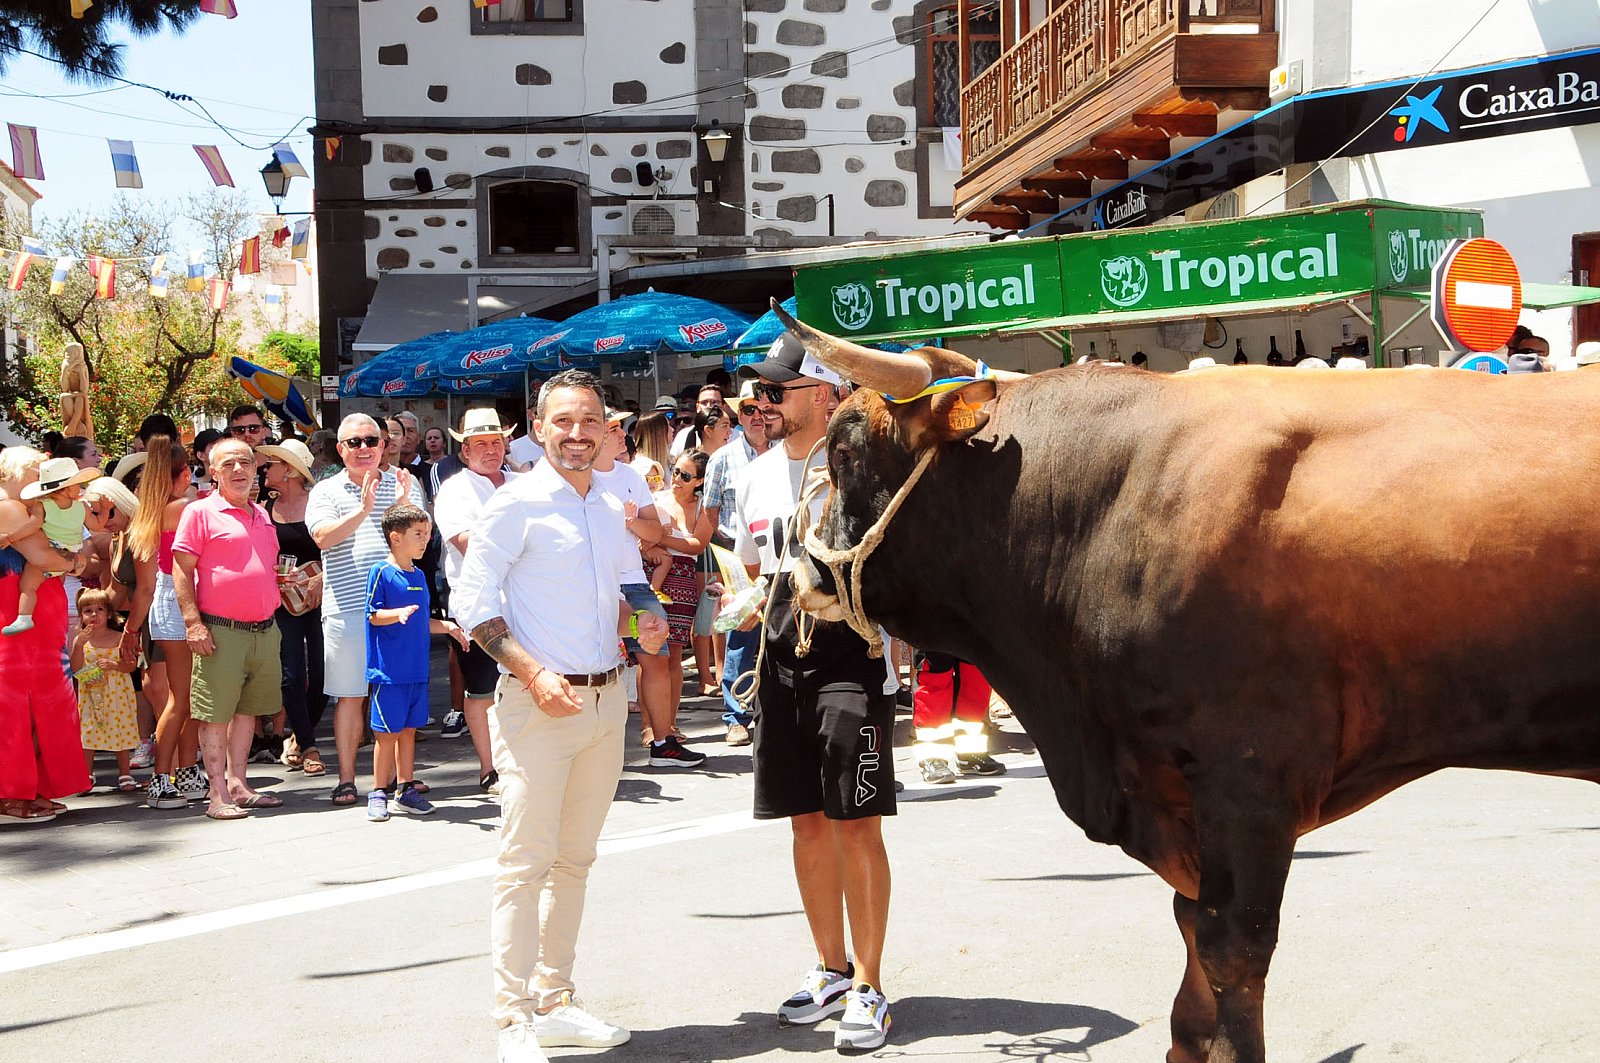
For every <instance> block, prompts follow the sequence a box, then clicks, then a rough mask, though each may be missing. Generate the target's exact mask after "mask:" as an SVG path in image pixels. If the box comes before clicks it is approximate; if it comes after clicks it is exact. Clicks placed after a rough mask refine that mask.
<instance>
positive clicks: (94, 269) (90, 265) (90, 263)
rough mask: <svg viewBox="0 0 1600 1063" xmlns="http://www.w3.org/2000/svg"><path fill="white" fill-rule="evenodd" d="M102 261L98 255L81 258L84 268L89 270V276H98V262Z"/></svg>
mask: <svg viewBox="0 0 1600 1063" xmlns="http://www.w3.org/2000/svg"><path fill="white" fill-rule="evenodd" d="M102 261H104V260H103V259H102V258H101V257H100V256H99V255H90V256H89V257H88V258H86V259H84V260H83V265H84V268H85V269H87V270H88V271H89V276H91V277H98V276H100V263H101V262H102Z"/></svg>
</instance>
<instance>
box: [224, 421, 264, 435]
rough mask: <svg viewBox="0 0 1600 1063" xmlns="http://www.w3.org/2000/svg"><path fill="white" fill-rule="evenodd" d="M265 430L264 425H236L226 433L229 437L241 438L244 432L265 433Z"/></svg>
mask: <svg viewBox="0 0 1600 1063" xmlns="http://www.w3.org/2000/svg"><path fill="white" fill-rule="evenodd" d="M266 430H267V426H266V425H264V424H236V425H234V426H233V427H232V428H230V429H228V433H229V434H230V435H236V436H242V435H244V434H245V433H246V432H265V431H266Z"/></svg>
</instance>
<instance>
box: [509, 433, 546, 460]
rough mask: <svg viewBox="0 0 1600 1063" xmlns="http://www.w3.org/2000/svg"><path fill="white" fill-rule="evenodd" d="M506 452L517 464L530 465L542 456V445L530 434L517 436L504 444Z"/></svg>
mask: <svg viewBox="0 0 1600 1063" xmlns="http://www.w3.org/2000/svg"><path fill="white" fill-rule="evenodd" d="M506 454H507V455H508V456H509V457H510V458H511V460H512V461H514V462H516V463H517V464H518V465H531V464H532V463H533V462H536V461H538V460H539V459H540V458H542V457H544V447H542V446H540V445H539V441H538V440H537V439H535V438H533V436H531V435H527V436H518V437H517V438H515V439H513V440H512V441H511V442H510V443H509V444H507V445H506Z"/></svg>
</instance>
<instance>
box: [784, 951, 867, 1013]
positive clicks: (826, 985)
mask: <svg viewBox="0 0 1600 1063" xmlns="http://www.w3.org/2000/svg"><path fill="white" fill-rule="evenodd" d="M855 970H856V969H855V966H854V965H853V964H852V965H849V966H848V967H847V968H846V970H845V973H844V974H840V973H839V972H838V971H830V970H828V969H827V968H825V967H823V966H822V964H820V963H819V964H817V965H816V966H815V967H813V968H812V969H811V970H809V971H807V972H806V977H805V981H803V982H801V983H800V988H799V989H796V990H795V991H794V995H793V996H791V997H790V998H789V999H788V1000H785V1001H784V1002H783V1003H782V1004H779V1005H778V1025H779V1026H795V1025H799V1024H801V1023H813V1022H821V1021H822V1020H823V1019H826V1018H827V1017H828V1016H829V1015H837V1014H839V1012H841V1011H843V1010H844V1006H845V1004H844V997H845V994H846V993H847V992H849V990H850V979H851V978H852V977H854V975H855Z"/></svg>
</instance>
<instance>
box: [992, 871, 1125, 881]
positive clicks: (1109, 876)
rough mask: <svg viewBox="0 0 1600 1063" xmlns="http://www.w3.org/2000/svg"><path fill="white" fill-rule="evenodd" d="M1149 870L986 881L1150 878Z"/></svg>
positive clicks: (1035, 876)
mask: <svg viewBox="0 0 1600 1063" xmlns="http://www.w3.org/2000/svg"><path fill="white" fill-rule="evenodd" d="M1152 875H1153V872H1150V871H1107V872H1101V873H1099V874H1083V875H1023V876H1020V877H1017V878H991V879H985V880H984V881H986V882H1116V881H1118V880H1120V879H1125V878H1150V877H1152Z"/></svg>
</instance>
